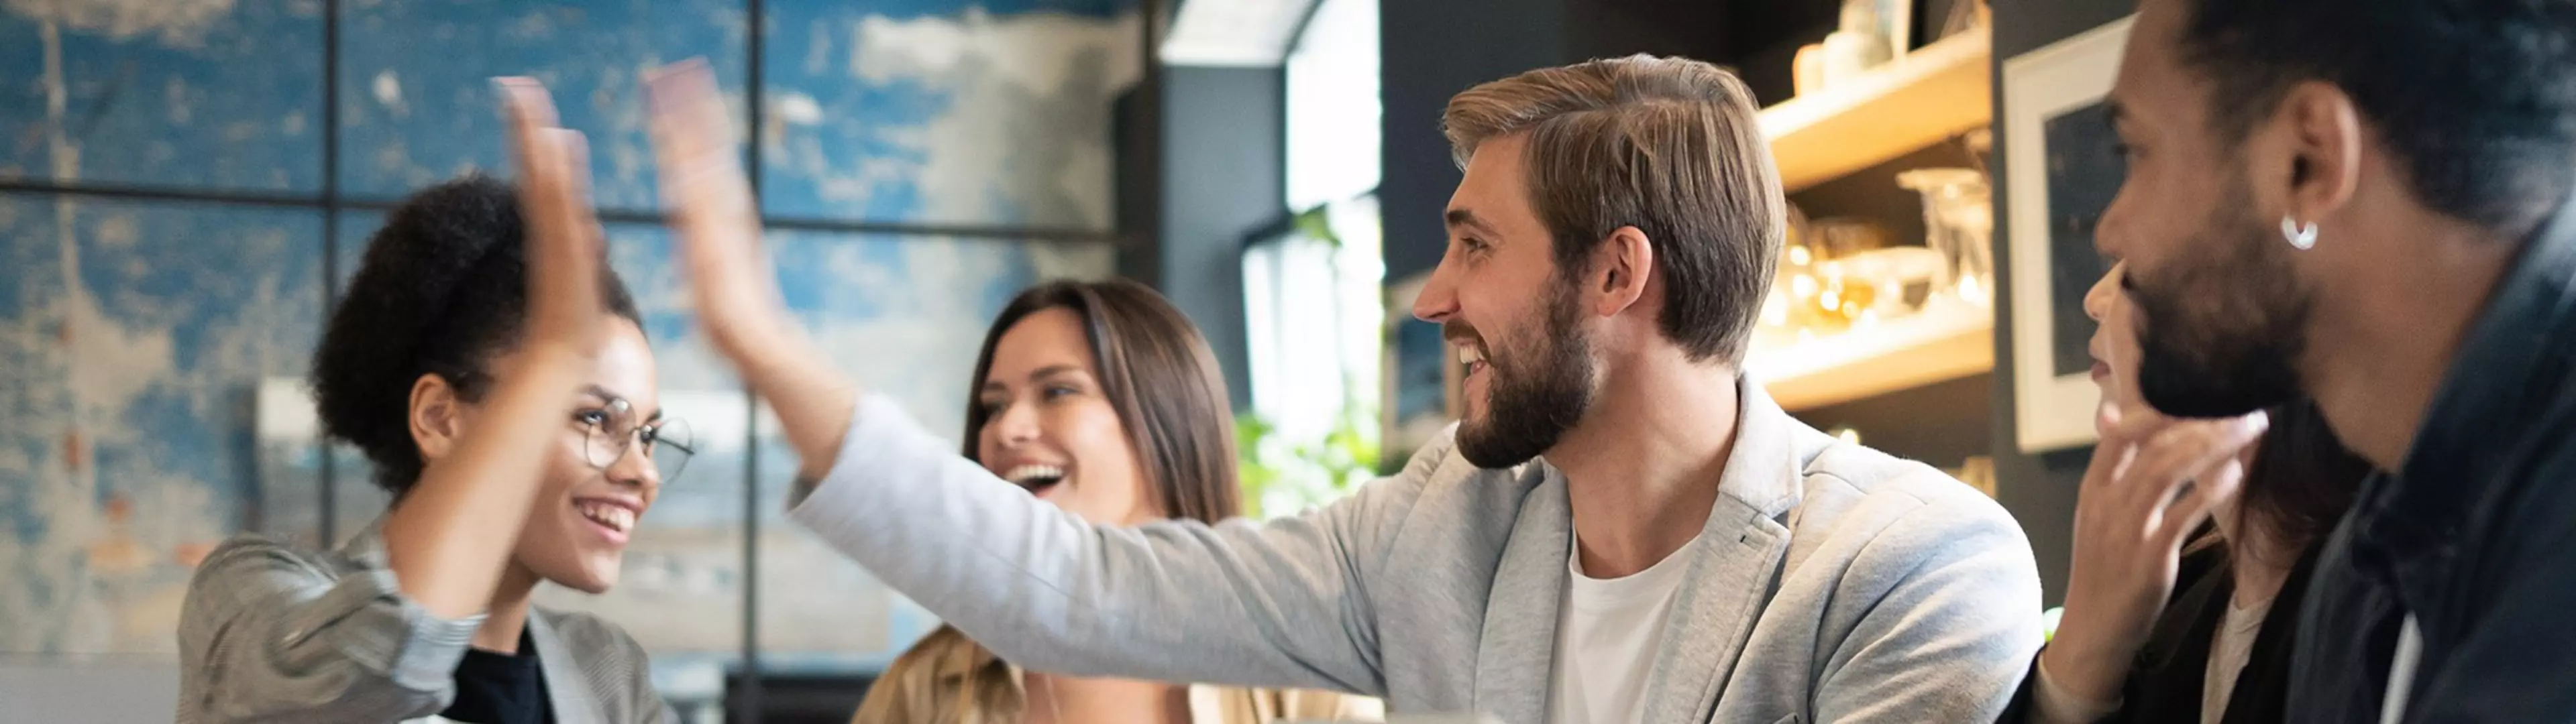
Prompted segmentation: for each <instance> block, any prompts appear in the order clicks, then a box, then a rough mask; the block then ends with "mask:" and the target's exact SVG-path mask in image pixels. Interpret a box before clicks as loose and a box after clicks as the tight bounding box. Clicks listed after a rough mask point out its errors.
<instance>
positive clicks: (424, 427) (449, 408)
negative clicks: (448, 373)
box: [408, 373, 465, 461]
mask: <svg viewBox="0 0 2576 724" xmlns="http://www.w3.org/2000/svg"><path fill="white" fill-rule="evenodd" d="M464 414H465V401H464V400H462V399H459V398H458V397H457V396H456V386H455V385H451V384H448V382H447V378H445V377H441V376H439V375H438V374H436V373H430V374H424V375H421V376H420V379H417V380H413V381H412V383H411V410H410V413H409V415H408V418H409V420H410V423H411V441H412V444H414V445H418V446H420V457H421V459H422V460H424V461H427V460H437V459H439V458H442V457H446V456H447V451H449V450H451V449H454V448H455V447H456V440H457V438H458V437H460V436H462V435H464V434H465V421H464V419H463V418H464Z"/></svg>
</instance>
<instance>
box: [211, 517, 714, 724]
mask: <svg viewBox="0 0 2576 724" xmlns="http://www.w3.org/2000/svg"><path fill="white" fill-rule="evenodd" d="M482 625H483V616H482V615H480V614H477V615H474V616H471V617H467V618H463V619H442V618H439V617H436V616H432V615H430V614H429V612H428V611H425V610H422V609H421V608H420V606H419V605H418V604H415V603H412V602H411V599H409V598H406V597H404V596H403V595H402V591H401V589H400V588H398V587H396V586H395V581H394V574H393V569H391V568H388V567H387V566H386V564H385V545H384V538H383V537H382V536H381V535H379V534H378V533H377V528H376V526H373V525H371V526H368V527H367V529H366V530H365V531H364V532H361V533H359V534H358V535H357V536H356V537H354V538H352V539H350V541H349V542H348V544H347V545H344V546H341V548H340V550H337V551H332V552H328V553H325V552H321V551H314V550H309V549H306V548H302V547H299V546H295V545H291V544H287V543H282V542H278V541H274V540H270V539H267V538H262V537H259V536H256V535H243V536H237V537H235V538H233V539H232V540H229V541H225V542H224V544H223V545H222V546H219V547H217V548H216V549H215V550H214V552H213V553H210V554H207V556H206V560H205V562H204V563H203V564H200V565H199V566H198V567H197V573H196V576H195V578H193V579H191V580H190V581H189V585H188V600H187V603H186V604H185V606H184V607H183V608H182V609H181V610H180V614H179V716H178V722H179V724H215V723H217V722H254V721H255V722H329V723H330V724H358V723H362V722H395V721H418V722H439V721H445V720H444V719H440V718H438V717H436V716H435V715H436V714H437V713H438V712H439V711H441V710H444V709H446V708H447V705H448V704H449V703H450V702H451V701H452V700H454V699H455V697H456V681H455V672H456V663H457V662H458V661H459V660H462V659H463V658H464V657H465V649H466V646H467V644H468V643H469V642H471V641H472V639H473V638H474V630H475V629H477V628H481V627H482ZM528 639H529V641H530V642H531V643H534V644H535V646H536V650H537V656H538V661H539V666H541V667H542V668H543V672H544V676H545V680H546V694H547V698H548V701H549V703H550V704H552V705H553V707H554V715H555V721H560V722H566V723H567V724H570V723H573V722H603V723H605V722H614V723H617V724H627V723H629V722H644V723H647V724H651V723H656V722H663V721H668V720H669V713H668V709H667V706H666V705H665V704H664V703H663V701H662V698H661V696H660V695H658V694H656V693H654V690H653V680H652V676H651V671H650V669H649V667H648V666H647V665H646V660H645V656H644V648H643V647H642V646H638V645H636V644H635V639H633V638H631V637H628V636H627V635H626V631H625V630H624V629H620V628H618V627H617V625H616V624H612V623H609V622H608V621H607V620H605V619H602V618H600V617H597V616H593V615H590V614H586V613H577V612H569V611H553V610H547V609H542V608H531V609H530V610H529V612H528Z"/></svg>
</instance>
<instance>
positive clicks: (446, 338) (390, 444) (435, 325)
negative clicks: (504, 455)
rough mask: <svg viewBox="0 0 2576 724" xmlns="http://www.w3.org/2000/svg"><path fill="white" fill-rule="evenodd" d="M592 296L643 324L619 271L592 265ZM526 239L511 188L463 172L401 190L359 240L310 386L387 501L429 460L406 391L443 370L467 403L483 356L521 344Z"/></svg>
mask: <svg viewBox="0 0 2576 724" xmlns="http://www.w3.org/2000/svg"><path fill="white" fill-rule="evenodd" d="M600 277H601V278H600V287H599V288H600V304H601V305H603V306H605V307H607V309H608V311H609V312H610V313H612V314H615V315H617V316H619V317H623V318H625V319H627V320H628V321H633V322H636V323H637V325H638V326H641V325H642V319H643V317H642V315H641V314H640V313H638V312H637V311H636V309H635V299H634V297H633V296H632V295H631V294H629V293H628V292H627V290H626V284H625V282H624V281H622V280H620V279H619V278H618V276H617V272H615V271H614V270H611V269H609V268H608V267H607V266H606V265H605V264H603V265H601V267H600ZM527 280H528V271H527V243H526V234H525V227H524V226H523V225H522V224H521V223H520V220H519V199H518V194H517V191H516V189H515V188H513V187H512V186H511V185H509V184H507V183H503V182H501V181H498V180H495V179H492V178H489V177H484V176H479V175H477V176H468V177H465V178H461V179H457V180H454V181H449V182H446V183H442V184H439V185H436V186H432V187H429V188H427V189H423V190H421V191H420V192H419V193H415V194H413V195H412V196H411V198H409V199H405V200H404V201H403V203H402V206H400V207H399V208H396V209H394V211H393V213H392V214H390V215H388V216H387V217H386V219H385V226H384V228H383V229H381V230H378V231H377V232H376V235H375V236H374V237H373V238H371V239H369V240H368V242H367V254H366V260H365V261H363V262H361V263H360V264H359V266H358V273H357V275H356V276H355V277H353V278H352V279H351V280H350V281H349V288H348V290H347V292H346V293H345V294H343V295H342V298H341V300H340V305H339V308H338V309H336V310H333V311H332V313H331V324H330V327H329V328H327V329H326V330H325V331H324V332H323V334H322V346H321V349H319V350H317V351H316V352H315V353H314V355H313V376H312V384H313V391H314V396H315V397H316V398H317V401H318V403H319V406H320V410H321V417H322V428H323V430H324V431H325V432H327V433H328V434H330V435H331V436H332V437H335V438H339V439H341V440H346V441H348V442H349V443H350V444H353V445H356V446H357V447H358V449H360V450H362V451H364V452H366V454H367V459H369V460H371V461H374V463H375V468H376V476H375V482H376V485H377V486H379V487H382V488H384V489H385V490H387V491H389V492H392V493H393V494H394V496H395V497H396V498H400V497H402V495H403V494H404V493H406V492H409V491H410V489H411V486H412V484H413V483H415V482H418V481H419V480H420V473H421V468H422V467H423V465H424V464H425V463H426V461H425V460H423V459H422V458H421V455H420V448H419V446H418V445H417V444H415V443H414V442H413V441H412V437H411V427H410V423H409V415H410V409H411V388H412V385H413V383H414V382H415V381H417V380H419V379H420V377H421V375H429V374H434V375H438V376H439V377H442V378H445V379H446V380H447V383H448V384H449V385H452V386H454V387H455V388H456V392H457V395H458V396H459V397H460V398H463V399H464V400H466V401H468V402H471V401H474V400H476V399H479V398H480V396H481V395H482V394H483V392H484V391H485V390H486V389H487V388H488V386H489V383H490V381H491V380H490V378H489V376H488V374H487V370H486V369H485V368H486V366H487V364H488V363H489V361H490V360H491V358H492V357H493V356H495V355H497V354H499V353H501V352H503V351H506V350H508V349H509V348H510V347H512V346H514V345H516V344H517V343H518V341H519V335H520V332H521V331H522V328H523V326H524V325H525V323H526V317H527V310H528V288H527V284H528V281H527Z"/></svg>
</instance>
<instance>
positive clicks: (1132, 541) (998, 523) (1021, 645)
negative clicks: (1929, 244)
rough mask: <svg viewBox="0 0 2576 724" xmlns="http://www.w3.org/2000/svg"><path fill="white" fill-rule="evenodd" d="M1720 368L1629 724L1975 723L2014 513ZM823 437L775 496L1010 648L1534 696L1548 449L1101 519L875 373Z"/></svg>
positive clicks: (1505, 715) (1477, 701) (1415, 693)
mask: <svg viewBox="0 0 2576 724" xmlns="http://www.w3.org/2000/svg"><path fill="white" fill-rule="evenodd" d="M1739 389H1740V390H1741V391H1742V399H1743V405H1742V412H1741V418H1740V422H1741V426H1740V427H1739V428H1738V432H1737V437H1736V442H1735V449H1734V452H1733V455H1732V456H1731V457H1730V458H1729V460H1728V462H1727V464H1726V469H1725V471H1724V473H1723V475H1722V477H1721V478H1720V479H1719V480H1715V481H1711V484H1714V485H1717V486H1718V487H1719V497H1718V501H1717V503H1716V506H1715V507H1714V509H1712V510H1711V511H1710V515H1709V519H1708V524H1707V527H1706V529H1704V530H1703V531H1702V532H1701V535H1700V536H1699V538H1698V539H1697V540H1695V541H1694V542H1692V543H1691V544H1690V545H1689V546H1688V547H1686V548H1684V549H1683V550H1682V551H1680V552H1678V553H1676V554H1675V555H1684V556H1689V557H1690V574H1689V580H1688V581H1687V582H1685V583H1684V585H1683V589H1682V593H1681V595H1680V598H1679V599H1678V600H1677V601H1676V602H1675V604H1674V610H1673V617H1672V623H1671V629H1670V630H1669V631H1668V632H1667V635H1666V636H1665V637H1664V638H1663V643H1662V645H1661V646H1660V648H1659V649H1658V650H1657V651H1656V653H1655V664H1654V667H1653V673H1652V674H1651V676H1652V680H1651V681H1649V682H1648V687H1647V692H1648V693H1647V697H1648V703H1647V708H1646V719H1647V721H1650V722H1657V723H1658V724H1674V723H1680V722H1756V723H1757V724H1771V723H1773V722H1794V721H1831V722H1851V721H1863V722H1968V721H1980V722H1982V721H1992V720H1993V719H1994V716H1995V714H1996V713H1998V712H2000V711H2001V710H2002V709H2003V707H2004V704H2005V703H2006V701H2007V700H2008V699H2009V698H2010V697H2011V696H2012V692H2013V688H2014V685H2015V684H2016V683H2017V682H2019V680H2020V679H2021V676H2022V672H2023V671H2024V670H2025V669H2026V668H2027V667H2028V666H2029V663H2030V657H2031V655H2032V653H2033V652H2035V651H2037V650H2038V648H2039V643H2040V621H2039V603H2040V592H2039V576H2038V572H2037V570H2036V567H2035V564H2033V562H2032V560H2031V553H2030V544H2029V542H2028V541H2027V540H2025V539H2024V538H2023V537H2022V533H2021V529H2020V528H2019V527H2018V526H2016V525H2015V524H2014V522H2013V520H2012V518H2011V517H2010V516H2008V515H2006V514H2005V513H2004V511H2003V509H2002V508H2001V507H1999V506H1997V505H1996V504H1995V503H1994V501H1992V500H1990V499H1988V498H1987V497H1985V496H1984V495H1981V494H1979V493H1977V492H1976V491H1975V490H1974V489H1971V488H1969V487H1968V486H1966V485H1963V484H1960V483H1959V482H1957V481H1954V480H1951V479H1949V478H1948V477H1946V476H1943V475H1941V474H1940V473H1939V472H1937V471H1935V470H1933V469H1932V468H1929V467H1925V466H1923V465H1920V464H1916V463H1911V462H1905V461H1902V460H1898V459H1895V458H1893V457H1889V456H1887V455H1885V454H1882V453H1879V452H1877V451H1873V450H1870V449H1868V448H1864V447H1860V446H1857V445H1848V444H1843V443H1841V442H1839V441H1837V440H1835V439H1834V438H1833V437H1831V436H1828V435H1825V434H1823V433H1820V432H1817V431H1815V430H1814V429H1812V428H1809V427H1807V426H1805V425H1803V424H1800V423H1799V422H1798V421H1797V420H1795V419H1793V418H1791V417H1789V416H1788V414H1787V413H1784V412H1782V411H1781V410H1780V408H1779V406H1778V405H1776V404H1774V403H1773V402H1772V401H1771V399H1770V398H1769V397H1768V396H1767V395H1765V394H1763V392H1762V390H1761V388H1760V387H1758V386H1756V385H1753V384H1749V383H1745V384H1740V385H1739ZM842 445H843V447H842V452H841V455H840V457H839V458H838V460H839V464H838V466H837V467H836V468H835V469H834V470H833V471H832V472H831V473H830V474H829V475H827V476H826V477H825V478H824V479H823V480H822V481H819V482H818V483H816V484H814V485H812V486H810V488H809V490H808V491H806V492H805V497H804V498H803V499H802V500H801V501H798V502H796V507H795V508H794V509H793V510H792V512H791V516H792V517H793V518H795V519H796V520H797V521H798V522H800V523H802V524H803V525H805V526H806V527H808V528H811V529H812V530H813V531H814V532H815V533H817V534H819V535H820V536H821V537H822V538H824V539H825V540H826V541H829V542H830V543H831V544H832V545H833V546H835V547H836V548H838V549H839V550H840V551H842V552H843V553H845V554H847V555H849V556H850V557H852V558H854V559H857V560H858V561H859V562H860V563H861V564H863V565H865V566H867V568H868V569H869V570H870V571H871V572H873V573H874V574H876V576H877V577H878V578H880V579H882V580H884V581H885V582H886V583H887V584H889V585H891V586H892V587H894V588H895V589H896V590H898V591H900V592H902V593H903V594H904V595H906V596H909V597H911V598H912V599H913V600H914V601H918V602H920V603H921V604H922V605H924V606H926V607H928V608H929V609H930V610H931V611H932V612H934V613H936V614H938V615H939V616H940V617H942V618H944V619H947V620H948V621H949V622H951V623H953V624H955V625H956V626H957V627H958V628H959V629H961V630H963V631H965V632H966V633H967V635H969V636H971V637H973V638H974V639H975V640H976V641H979V642H982V643H984V644H985V645H987V646H990V647H991V648H992V649H993V650H994V651H995V652H997V653H999V654H1000V655H1001V656H1002V657H1003V658H1005V659H1008V660H1010V661H1012V662H1014V663H1016V664H1019V665H1022V666H1026V667H1029V668H1032V669H1037V670H1042V671H1055V672H1062V673H1068V674H1075V675H1091V676H1123V677H1132V678H1146V679H1162V680H1173V681H1199V682H1210V683H1219V684H1232V685H1240V686H1264V687H1282V688H1323V689H1336V690H1341V691H1347V692H1354V693H1360V694H1367V695H1371V696H1382V697H1385V698H1386V699H1387V702H1388V709H1389V711H1390V712H1393V713H1407V714H1412V713H1444V712H1452V713H1454V712H1466V711H1475V712H1481V713H1485V714H1491V715H1494V716H1497V717H1500V718H1501V719H1502V720H1503V721H1505V722H1511V723H1512V724H1524V723H1529V722H1538V721H1541V720H1543V719H1544V718H1545V717H1546V713H1547V704H1548V703H1547V696H1548V694H1547V692H1548V690H1549V684H1550V682H1551V673H1552V667H1553V665H1554V664H1555V663H1556V661H1555V655H1554V648H1555V642H1556V625H1557V606H1558V603H1559V601H1560V596H1561V595H1562V591H1563V589H1564V587H1565V585H1566V580H1565V579H1566V575H1567V572H1566V555H1567V551H1568V550H1570V547H1569V538H1568V530H1569V529H1570V527H1571V526H1572V520H1573V519H1572V514H1571V513H1570V512H1569V509H1568V508H1567V503H1566V489H1565V486H1566V482H1565V477H1564V476H1563V475H1562V474H1560V473H1558V472H1557V471H1556V470H1555V469H1554V468H1552V467H1550V466H1548V465H1547V464H1546V463H1545V462H1543V461H1541V462H1534V463H1531V464H1529V465H1525V466H1522V467H1520V468H1516V469H1511V470H1481V469H1478V468H1476V466H1474V465H1472V464H1469V463H1468V462H1467V461H1466V460H1465V459H1464V458H1462V457H1460V456H1459V455H1458V453H1457V452H1456V451H1455V450H1454V449H1453V448H1454V444H1453V442H1452V441H1451V439H1450V437H1449V436H1448V435H1443V436H1442V438H1441V439H1440V440H1439V441H1438V442H1436V443H1434V444H1432V445H1430V446H1428V447H1426V448H1425V449H1423V450H1422V451H1421V452H1420V453H1417V454H1416V455H1415V456H1414V457H1413V460H1412V462H1411V463H1410V464H1409V465H1408V466H1406V468H1405V469H1404V471H1403V472H1402V473H1401V474H1398V475H1397V476H1395V477H1393V478H1387V479H1382V480H1378V481H1375V482H1373V483H1370V484H1368V485H1366V486H1364V487H1362V488H1361V489H1360V490H1359V491H1358V492H1357V493H1354V494H1352V495H1351V496H1349V497H1347V498H1344V499H1342V500H1340V501H1338V502H1335V503H1333V504H1331V505H1329V506H1326V507H1324V508H1322V509H1319V510H1315V511H1310V512H1308V513H1306V514H1304V515H1300V516H1296V517H1291V518H1284V519H1280V520H1274V521H1269V522H1256V521H1250V520H1232V521H1227V522H1224V523H1221V524H1217V525H1206V524H1202V523H1197V522H1189V521H1164V522H1156V523H1151V524H1146V525H1142V526H1136V527H1127V528H1120V527H1103V526H1095V525H1090V524H1088V523H1085V522H1084V521H1083V520H1082V519H1080V518H1078V517H1075V516H1074V515H1072V514H1069V513H1065V512H1063V511H1061V510H1059V509H1057V508H1056V507H1055V506H1052V505H1048V504H1046V503H1043V502H1039V501H1038V500H1036V499H1034V498H1032V497H1030V496H1028V495H1027V494H1025V493H1022V492H1020V491H1019V490H1018V489H1017V488H1015V487H1013V486H1011V485H1009V484H1006V483H1002V482H1000V481H998V480H996V479H995V478H994V477H993V476H992V475H991V474H989V473H987V472H986V471H985V470H984V469H983V468H981V467H979V466H977V465H975V464H974V463H971V462H968V461H966V460H965V459H963V458H961V457H959V456H957V455H956V454H955V453H953V452H951V450H953V448H951V447H949V445H948V444H947V443H946V442H943V441H941V440H940V439H938V438H936V437H934V436H932V435H931V434H929V433H928V432H925V431H924V430H922V429H921V428H920V427H919V426H918V425H916V424H915V423H913V422H912V421H911V420H910V419H908V418H907V417H906V416H905V415H904V414H903V412H902V411H901V410H900V409H898V408H896V407H895V405H894V404H893V403H892V402H891V401H889V400H888V399H887V398H884V397H879V396H871V397H868V398H866V399H864V400H862V401H861V403H860V405H859V408H858V411H857V413H856V415H855V416H854V419H853V420H852V422H851V428H850V431H849V433H848V437H847V438H846V439H845V440H844V441H843V443H842Z"/></svg>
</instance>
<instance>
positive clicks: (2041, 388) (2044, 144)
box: [2003, 18, 2133, 453]
mask: <svg viewBox="0 0 2576 724" xmlns="http://www.w3.org/2000/svg"><path fill="white" fill-rule="evenodd" d="M2132 21H2133V19H2130V18H2124V19H2121V20H2119V21H2117V22H2113V23H2111V24H2109V25H2104V26H2102V27H2099V28H2095V29H2093V30H2091V31H2087V32H2085V33H2084V34H2082V35H2077V36H2075V37H2072V38H2068V39H2066V40H2063V41H2060V42H2058V43H2056V44H2053V45H2050V46H2048V47H2045V48H2041V49H2038V50H2034V51H2031V52H2028V53H2024V54H2021V55H2018V56H2014V57H2013V58H2012V59H2010V60H2006V61H2004V73H2003V86H2004V87H2003V93H2004V104H2003V105H2004V108H2003V113H2004V118H2003V123H2004V129H2005V139H2004V143H2005V148H2006V149H2007V151H2006V158H2007V159H2008V160H2007V165H2006V167H2005V172H2006V179H2007V183H2008V185H2009V188H2007V189H2006V193H2008V194H2009V196H2008V197H2007V198H2008V199H2009V200H2010V204H2011V214H2012V218H2010V219H2009V220H2008V223H2009V224H2010V226H2009V227H2007V231H2008V233H2009V238H2010V239H2011V242H2010V243H2011V253H2012V351H2011V353H2012V360H2013V380H2012V384H2013V399H2014V410H2013V417H2014V421H2015V423H2016V425H2015V428H2016V429H2017V430H2018V431H2019V434H2018V436H2017V437H2018V440H2017V441H2016V442H2017V443H2018V444H2019V446H2020V448H2021V450H2022V452H2025V453H2036V452H2042V451H2047V450H2056V449H2061V448H2067V447H2074V446H2077V445H2083V444H2086V443H2090V442H2093V440H2094V438H2095V433H2094V430H2093V415H2094V412H2095V409H2096V408H2097V407H2099V406H2100V405H2101V394H2100V393H2099V392H2098V391H2096V390H2095V389H2094V387H2093V381H2092V376H2091V370H2092V368H2093V356H2092V353H2091V352H2090V350H2089V349H2088V347H2089V345H2090V343H2091V340H2092V336H2093V327H2094V324H2093V320H2092V319H2091V318H2090V317H2087V316H2085V314H2084V293H2085V291H2086V290H2089V289H2091V288H2092V287H2093V283H2094V282H2095V281H2098V280H2100V279H2101V278H2102V274H2103V273H2104V272H2106V271H2108V270H2109V267H2108V265H2107V264H2105V263H2104V262H2103V259H2102V256H2101V254H2100V253H2098V252H2096V251H2094V248H2093V231H2094V227H2095V225H2096V224H2098V223H2099V222H2100V221H2101V219H2102V212H2103V210H2105V209H2108V208H2109V207H2110V205H2111V199H2112V197H2113V196H2115V195H2117V194H2118V193H2119V191H2120V182H2121V180H2122V179H2123V178H2124V177H2125V176H2126V175H2127V169H2126V167H2125V165H2124V163H2123V160H2122V159H2121V157H2120V153H2119V144H2118V140H2119V139H2118V137H2117V136H2116V135H2115V134H2113V133H2112V130H2111V119H2110V117H2109V114H2108V113H2107V109H2106V107H2105V105H2104V104H2103V100H2104V97H2105V96H2108V95H2109V94H2110V92H2111V81H2112V79H2113V78H2115V77H2116V76H2117V75H2118V74H2119V69H2120V51H2121V49H2122V48H2124V47H2126V45H2127V44H2128V39H2129V26H2130V24H2131V22H2132Z"/></svg>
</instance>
